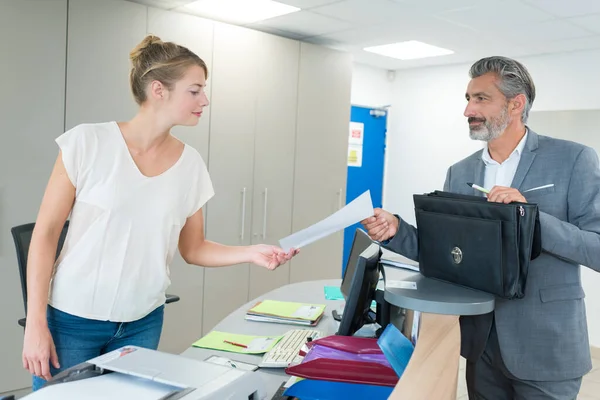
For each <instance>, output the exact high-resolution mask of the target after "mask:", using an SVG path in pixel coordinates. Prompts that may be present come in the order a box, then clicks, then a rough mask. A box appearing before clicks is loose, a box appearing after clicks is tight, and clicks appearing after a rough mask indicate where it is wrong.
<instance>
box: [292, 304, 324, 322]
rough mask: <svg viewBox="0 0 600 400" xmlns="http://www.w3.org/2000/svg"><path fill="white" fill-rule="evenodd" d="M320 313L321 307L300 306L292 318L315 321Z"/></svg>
mask: <svg viewBox="0 0 600 400" xmlns="http://www.w3.org/2000/svg"><path fill="white" fill-rule="evenodd" d="M320 313H321V307H316V306H302V307H300V308H299V309H297V310H296V312H295V313H294V314H292V317H294V318H302V319H310V320H312V319H315V318H316V317H318V316H319V314H320Z"/></svg>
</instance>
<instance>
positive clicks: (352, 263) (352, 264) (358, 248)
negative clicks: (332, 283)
mask: <svg viewBox="0 0 600 400" xmlns="http://www.w3.org/2000/svg"><path fill="white" fill-rule="evenodd" d="M372 243H373V241H372V240H371V238H370V237H369V235H367V233H366V232H365V231H363V230H362V229H357V230H356V232H355V233H354V240H353V241H352V248H351V249H350V256H349V257H348V263H347V264H346V270H345V272H344V277H343V280H342V286H341V287H340V289H341V290H342V294H343V295H344V299H345V300H346V301H347V300H348V295H349V294H350V285H352V278H353V277H354V273H355V272H356V263H357V261H358V256H359V255H360V254H361V253H362V252H363V251H365V250H366V249H367V248H368V247H369V246H370V245H371V244H372Z"/></svg>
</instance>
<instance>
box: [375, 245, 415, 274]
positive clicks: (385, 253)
mask: <svg viewBox="0 0 600 400" xmlns="http://www.w3.org/2000/svg"><path fill="white" fill-rule="evenodd" d="M380 262H381V263H382V264H383V265H387V266H390V267H395V268H402V269H408V270H410V271H415V272H419V263H418V262H415V261H413V260H411V259H409V258H406V257H404V256H402V255H400V254H398V253H394V252H392V251H389V250H387V249H385V248H382V254H381V259H380Z"/></svg>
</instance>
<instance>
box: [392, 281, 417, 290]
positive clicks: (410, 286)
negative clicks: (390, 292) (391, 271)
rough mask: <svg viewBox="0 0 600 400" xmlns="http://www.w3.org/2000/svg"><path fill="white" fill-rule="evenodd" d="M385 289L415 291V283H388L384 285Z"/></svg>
mask: <svg viewBox="0 0 600 400" xmlns="http://www.w3.org/2000/svg"><path fill="white" fill-rule="evenodd" d="M385 287H388V288H397V289H411V290H417V282H411V281H389V282H386V283H385Z"/></svg>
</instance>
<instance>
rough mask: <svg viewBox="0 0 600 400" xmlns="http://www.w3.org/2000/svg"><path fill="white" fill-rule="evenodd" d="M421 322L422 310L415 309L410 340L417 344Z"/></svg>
mask: <svg viewBox="0 0 600 400" xmlns="http://www.w3.org/2000/svg"><path fill="white" fill-rule="evenodd" d="M420 324H421V312H420V311H415V312H414V313H413V323H412V330H411V332H410V341H411V342H412V344H413V345H415V346H416V344H417V339H418V338H419V325H420Z"/></svg>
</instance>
